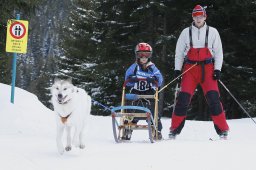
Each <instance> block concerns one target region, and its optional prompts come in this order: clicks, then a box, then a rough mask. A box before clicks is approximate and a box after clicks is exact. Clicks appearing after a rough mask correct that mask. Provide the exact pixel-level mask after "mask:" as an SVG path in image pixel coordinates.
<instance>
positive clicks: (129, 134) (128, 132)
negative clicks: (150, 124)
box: [122, 129, 132, 140]
mask: <svg viewBox="0 0 256 170" xmlns="http://www.w3.org/2000/svg"><path fill="white" fill-rule="evenodd" d="M131 137H132V130H131V129H124V131H123V136H122V140H131Z"/></svg>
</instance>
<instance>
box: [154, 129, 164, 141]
mask: <svg viewBox="0 0 256 170" xmlns="http://www.w3.org/2000/svg"><path fill="white" fill-rule="evenodd" d="M157 137H158V140H162V139H163V136H162V133H161V131H157ZM154 140H156V135H154Z"/></svg>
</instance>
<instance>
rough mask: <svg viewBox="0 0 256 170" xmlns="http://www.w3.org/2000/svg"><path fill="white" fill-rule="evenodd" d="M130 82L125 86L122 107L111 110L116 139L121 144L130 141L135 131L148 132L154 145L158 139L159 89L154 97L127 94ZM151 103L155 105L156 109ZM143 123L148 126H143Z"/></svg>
mask: <svg viewBox="0 0 256 170" xmlns="http://www.w3.org/2000/svg"><path fill="white" fill-rule="evenodd" d="M139 80H142V81H143V80H144V81H145V79H139ZM129 81H130V80H129V79H128V80H126V81H125V82H124V84H123V91H122V101H121V106H118V107H114V108H112V109H111V114H112V127H113V135H114V139H115V141H116V142H117V143H119V142H121V141H125V140H130V139H131V136H132V133H133V131H134V130H147V131H148V136H149V140H150V142H151V143H153V142H154V140H157V139H158V136H157V135H158V134H157V126H158V121H157V120H158V89H157V88H156V89H155V94H152V95H138V94H129V93H128V94H126V91H128V90H126V84H127V83H128V82H129ZM155 84H157V83H156V82H155ZM156 87H157V86H156ZM150 101H151V102H150ZM151 103H154V107H152V105H151ZM150 106H151V107H150ZM150 109H151V110H150ZM152 110H153V111H152ZM153 114H154V115H153ZM139 120H140V121H139ZM143 121H146V124H145V122H144V124H141V122H143Z"/></svg>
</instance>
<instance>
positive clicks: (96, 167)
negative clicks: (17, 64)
mask: <svg viewBox="0 0 256 170" xmlns="http://www.w3.org/2000/svg"><path fill="white" fill-rule="evenodd" d="M10 93H11V88H10V86H8V85H4V84H1V83H0V169H2V170H86V169H87V170H131V169H135V170H136V169H139V170H151V169H154V170H166V169H170V170H172V169H175V170H255V169H256V163H255V153H256V126H255V124H253V122H252V121H251V120H250V119H240V120H228V123H229V126H230V129H231V131H230V134H229V140H226V141H224V140H217V141H210V140H209V138H214V139H217V138H218V136H217V135H216V134H215V131H214V128H213V124H212V122H200V121H187V122H186V125H185V127H184V129H183V131H182V133H181V135H179V136H178V137H177V138H176V140H172V141H170V140H164V141H160V142H156V143H154V144H151V143H150V142H149V140H148V139H147V138H148V137H147V132H146V131H135V132H134V135H133V139H132V141H131V142H127V143H120V144H116V143H115V142H114V138H113V134H112V124H111V117H100V116H91V125H90V130H89V134H88V137H87V142H86V148H85V149H84V150H80V149H77V148H74V147H73V148H72V150H71V151H70V152H66V153H64V155H59V154H58V152H57V147H56V143H55V134H56V132H55V116H54V112H52V111H51V110H49V109H47V108H46V107H45V106H44V105H43V104H41V103H40V102H39V101H38V99H37V97H36V96H35V95H33V94H31V93H28V92H26V91H24V90H22V89H19V88H16V89H15V104H11V103H10ZM162 122H163V126H164V129H163V136H164V138H167V136H168V128H169V126H170V119H165V118H164V119H163V120H162Z"/></svg>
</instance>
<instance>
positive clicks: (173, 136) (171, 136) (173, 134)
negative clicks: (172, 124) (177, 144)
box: [169, 130, 177, 140]
mask: <svg viewBox="0 0 256 170" xmlns="http://www.w3.org/2000/svg"><path fill="white" fill-rule="evenodd" d="M176 135H177V134H176V133H175V132H174V131H171V130H170V133H169V139H171V140H174V139H175V138H176Z"/></svg>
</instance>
